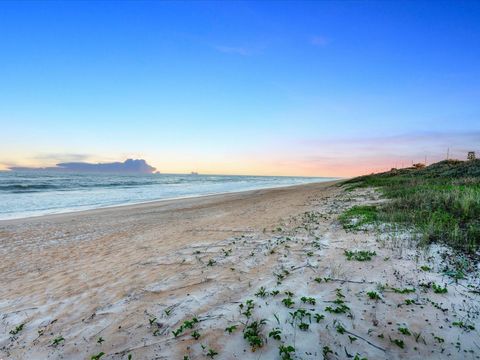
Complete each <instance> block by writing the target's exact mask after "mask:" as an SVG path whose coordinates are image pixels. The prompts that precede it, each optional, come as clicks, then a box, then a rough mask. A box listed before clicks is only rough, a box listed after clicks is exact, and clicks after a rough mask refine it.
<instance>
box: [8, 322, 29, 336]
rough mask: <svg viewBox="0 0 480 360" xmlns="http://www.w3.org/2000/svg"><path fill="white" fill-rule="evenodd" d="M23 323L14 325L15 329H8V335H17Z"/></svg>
mask: <svg viewBox="0 0 480 360" xmlns="http://www.w3.org/2000/svg"><path fill="white" fill-rule="evenodd" d="M24 326H25V324H20V325H17V326H16V327H15V329H12V330H10V335H17V334H18V333H19V332H20V331H22V330H23V327H24Z"/></svg>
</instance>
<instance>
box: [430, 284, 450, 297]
mask: <svg viewBox="0 0 480 360" xmlns="http://www.w3.org/2000/svg"><path fill="white" fill-rule="evenodd" d="M432 289H433V292H434V293H435V294H446V293H447V292H448V290H447V286H446V285H445V286H444V287H442V286H441V285H437V284H435V283H433V284H432Z"/></svg>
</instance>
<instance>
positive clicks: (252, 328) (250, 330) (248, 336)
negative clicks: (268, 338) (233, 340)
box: [243, 319, 266, 351]
mask: <svg viewBox="0 0 480 360" xmlns="http://www.w3.org/2000/svg"><path fill="white" fill-rule="evenodd" d="M265 324H266V320H265V319H262V320H256V321H252V322H251V323H250V324H248V325H247V326H245V329H244V330H243V338H244V339H245V340H247V342H248V343H249V345H250V347H251V348H252V351H255V349H257V348H260V347H262V346H263V344H264V339H263V336H262V334H261V331H262V328H263V326H264V325H265Z"/></svg>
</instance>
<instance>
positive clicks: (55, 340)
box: [52, 336, 65, 347]
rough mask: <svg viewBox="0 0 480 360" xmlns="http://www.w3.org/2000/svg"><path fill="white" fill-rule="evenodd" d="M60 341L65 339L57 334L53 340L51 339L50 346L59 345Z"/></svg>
mask: <svg viewBox="0 0 480 360" xmlns="http://www.w3.org/2000/svg"><path fill="white" fill-rule="evenodd" d="M62 341H65V339H64V338H63V336H58V337H56V338H55V339H53V341H52V346H54V347H56V346H58V345H60V343H61V342H62Z"/></svg>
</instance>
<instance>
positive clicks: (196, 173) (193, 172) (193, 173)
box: [190, 171, 198, 175]
mask: <svg viewBox="0 0 480 360" xmlns="http://www.w3.org/2000/svg"><path fill="white" fill-rule="evenodd" d="M190 175H198V172H196V171H192V172H191V173H190Z"/></svg>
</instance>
